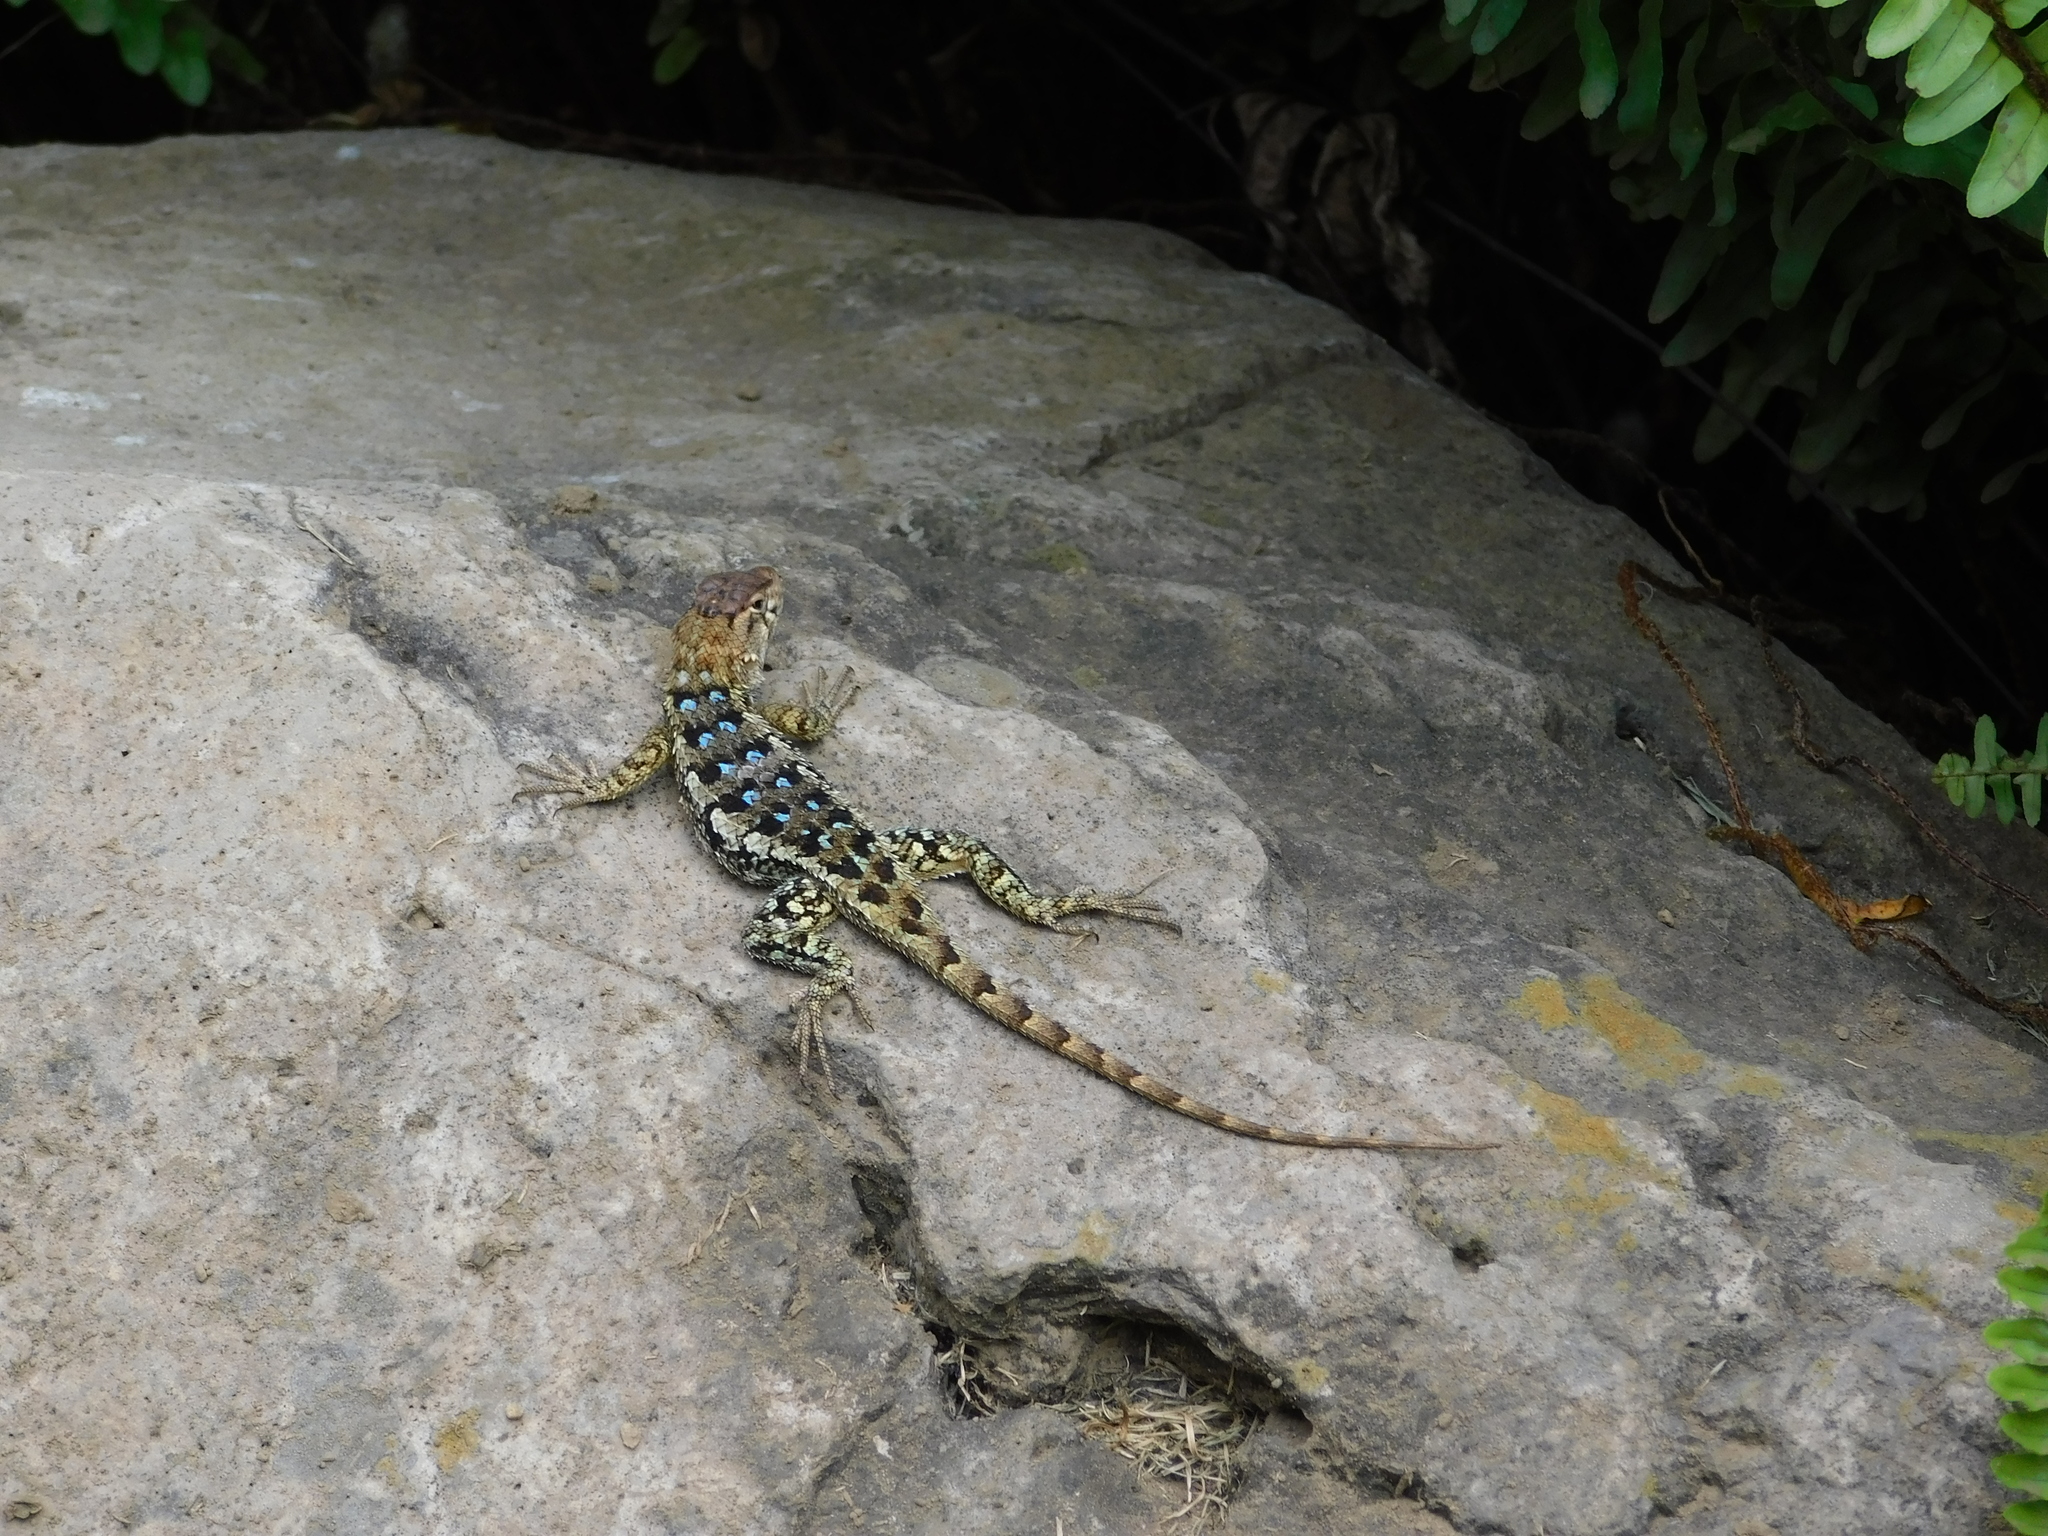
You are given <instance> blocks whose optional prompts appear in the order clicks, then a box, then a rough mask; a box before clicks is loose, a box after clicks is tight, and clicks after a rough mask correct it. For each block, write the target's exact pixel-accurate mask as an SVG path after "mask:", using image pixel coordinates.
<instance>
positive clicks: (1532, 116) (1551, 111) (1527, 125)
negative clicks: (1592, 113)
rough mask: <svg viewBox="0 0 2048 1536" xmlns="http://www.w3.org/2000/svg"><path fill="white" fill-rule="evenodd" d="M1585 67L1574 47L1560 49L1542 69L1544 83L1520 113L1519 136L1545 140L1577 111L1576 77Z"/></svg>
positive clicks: (1532, 139)
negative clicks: (1525, 108) (1525, 109)
mask: <svg viewBox="0 0 2048 1536" xmlns="http://www.w3.org/2000/svg"><path fill="white" fill-rule="evenodd" d="M1583 68H1584V66H1582V65H1581V64H1580V63H1579V52H1578V50H1577V49H1576V48H1560V49H1559V50H1558V51H1557V52H1556V53H1555V54H1553V55H1551V59H1550V64H1549V66H1548V67H1547V68H1546V69H1545V70H1544V71H1543V83H1542V84H1541V85H1539V86H1537V87H1536V96H1535V99H1534V100H1532V101H1531V102H1530V103H1529V110H1528V111H1526V112H1524V113H1523V114H1522V137H1523V138H1525V139H1528V140H1529V141H1531V142H1532V143H1533V142H1534V141H1536V140H1537V139H1547V138H1549V137H1550V136H1551V135H1552V134H1553V133H1555V132H1557V130H1558V129H1560V128H1562V127H1563V126H1564V125H1565V124H1566V123H1568V122H1570V121H1571V120H1572V119H1573V118H1574V117H1577V116H1578V114H1579V77H1580V75H1581V73H1582V72H1583Z"/></svg>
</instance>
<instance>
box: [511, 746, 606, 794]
mask: <svg viewBox="0 0 2048 1536" xmlns="http://www.w3.org/2000/svg"><path fill="white" fill-rule="evenodd" d="M519 771H520V772H521V773H530V774H532V775H533V776H534V777H533V782H532V783H528V784H521V785H520V786H519V787H518V788H517V789H515V790H514V791H512V793H513V794H514V795H515V796H518V795H560V796H561V797H562V804H564V805H588V804H590V802H591V801H592V800H593V799H594V798H595V794H594V791H596V790H597V788H598V787H599V785H600V784H602V782H603V780H604V777H605V776H604V775H603V774H601V773H599V772H598V771H597V770H596V769H595V768H593V767H590V766H589V765H588V764H585V763H577V762H572V761H570V760H569V759H568V758H566V757H562V756H560V755H556V756H553V757H550V758H548V759H547V760H546V761H545V762H539V763H521V764H519Z"/></svg>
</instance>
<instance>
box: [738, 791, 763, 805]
mask: <svg viewBox="0 0 2048 1536" xmlns="http://www.w3.org/2000/svg"><path fill="white" fill-rule="evenodd" d="M740 798H741V799H742V800H744V801H746V802H747V804H749V805H752V804H753V803H754V802H755V801H756V800H758V799H760V798H761V791H759V790H758V789H748V790H742V791H741V792H740Z"/></svg>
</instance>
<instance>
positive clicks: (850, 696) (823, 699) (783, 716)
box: [762, 667, 860, 745]
mask: <svg viewBox="0 0 2048 1536" xmlns="http://www.w3.org/2000/svg"><path fill="white" fill-rule="evenodd" d="M859 692H860V684H859V683H858V682H856V681H855V680H854V675H853V668H851V667H848V668H846V669H845V670H844V671H842V672H841V673H840V674H839V676H838V677H837V678H836V679H833V680H832V681H830V682H827V681H826V680H825V674H824V673H823V672H818V673H816V674H814V675H812V676H811V677H809V678H807V679H805V681H804V683H803V685H802V686H801V687H800V688H799V689H798V690H797V696H796V702H794V703H792V704H776V705H772V706H770V707H769V708H768V709H765V710H763V711H762V713H763V714H764V715H765V716H766V717H767V720H768V723H769V724H770V725H772V726H774V727H775V729H777V730H778V731H780V732H782V734H783V735H785V736H787V737H788V738H789V739H790V740H791V741H795V742H800V743H803V744H805V745H808V744H810V743H811V742H815V741H822V740H824V738H825V737H826V736H828V735H830V734H831V732H832V728H833V727H834V726H835V725H837V724H838V723H839V717H840V716H841V715H842V714H844V713H845V712H846V708H847V706H848V705H850V704H851V703H852V702H853V700H854V696H855V695H856V694H858V693H859Z"/></svg>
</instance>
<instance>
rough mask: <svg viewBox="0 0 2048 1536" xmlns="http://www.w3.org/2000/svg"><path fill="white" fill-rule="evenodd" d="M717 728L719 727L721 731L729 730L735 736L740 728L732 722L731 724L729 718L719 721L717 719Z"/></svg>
mask: <svg viewBox="0 0 2048 1536" xmlns="http://www.w3.org/2000/svg"><path fill="white" fill-rule="evenodd" d="M718 728H719V729H720V730H721V731H731V732H732V733H733V734H734V735H735V736H737V735H738V734H739V730H740V728H739V727H738V726H736V725H734V724H733V723H732V722H731V721H730V720H721V721H719V722H718Z"/></svg>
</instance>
